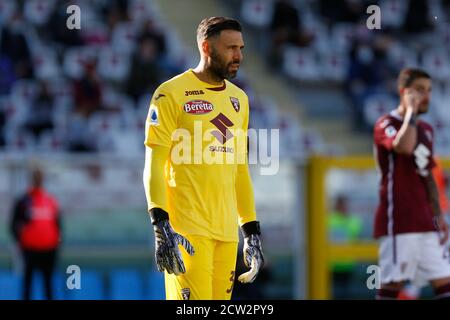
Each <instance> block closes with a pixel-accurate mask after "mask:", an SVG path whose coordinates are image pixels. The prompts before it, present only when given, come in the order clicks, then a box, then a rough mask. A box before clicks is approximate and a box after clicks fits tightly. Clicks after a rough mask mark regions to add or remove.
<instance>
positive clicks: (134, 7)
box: [128, 0, 155, 24]
mask: <svg viewBox="0 0 450 320" xmlns="http://www.w3.org/2000/svg"><path fill="white" fill-rule="evenodd" d="M154 10H155V9H154V3H153V1H147V0H132V1H130V5H129V6H128V15H129V17H130V20H131V22H133V23H136V24H137V23H142V22H144V21H145V20H147V19H149V18H151V17H152V15H153V11H154Z"/></svg>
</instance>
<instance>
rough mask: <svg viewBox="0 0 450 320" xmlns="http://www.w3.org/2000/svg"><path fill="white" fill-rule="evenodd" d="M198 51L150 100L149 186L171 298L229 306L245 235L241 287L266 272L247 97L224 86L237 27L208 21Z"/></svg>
mask: <svg viewBox="0 0 450 320" xmlns="http://www.w3.org/2000/svg"><path fill="white" fill-rule="evenodd" d="M197 44H198V48H199V51H200V62H199V64H198V66H197V67H196V68H195V69H189V70H187V71H185V72H184V73H182V74H180V75H178V76H176V77H174V78H172V79H170V80H168V81H167V82H165V83H163V84H162V85H160V86H159V87H158V88H157V89H156V91H155V92H154V95H153V97H152V101H151V104H150V109H149V112H148V116H147V121H146V130H145V146H146V148H145V149H146V156H145V168H144V175H143V180H144V187H145V193H146V197H147V203H148V212H149V215H150V218H151V223H152V225H153V229H154V232H155V259H156V264H157V267H158V269H159V270H160V271H164V274H165V287H166V298H167V299H178V300H181V299H184V300H189V299H202V300H209V299H219V300H226V299H230V298H231V294H232V290H233V283H234V277H235V268H236V256H237V249H238V241H239V237H238V231H239V226H240V230H241V232H242V234H243V236H244V241H245V242H244V252H243V253H244V260H245V264H246V265H247V266H248V267H249V271H248V272H246V273H244V274H243V275H240V276H239V278H238V280H240V281H241V282H253V281H254V280H255V278H256V276H257V274H258V272H259V270H260V269H261V268H262V266H263V264H264V258H263V254H262V251H261V241H260V234H261V232H260V226H259V222H258V221H257V220H256V211H255V203H254V196H253V187H252V182H251V178H250V173H249V169H248V163H247V129H248V120H249V103H248V97H247V95H246V94H245V92H244V91H242V90H241V89H239V88H238V87H237V86H235V85H234V84H232V83H231V82H229V81H228V80H229V79H232V78H234V77H235V76H236V74H237V71H238V69H239V66H240V63H241V62H242V58H243V56H242V49H243V47H244V42H243V39H242V32H241V25H240V23H239V22H238V21H236V20H233V19H229V18H224V17H211V18H207V19H204V20H203V21H202V22H201V23H200V24H199V26H198V29H197ZM199 146H200V147H201V150H198V149H199V148H198V147H199Z"/></svg>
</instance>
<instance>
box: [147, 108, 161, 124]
mask: <svg viewBox="0 0 450 320" xmlns="http://www.w3.org/2000/svg"><path fill="white" fill-rule="evenodd" d="M148 118H149V119H148V121H149V122H150V124H151V125H153V126H157V125H159V118H158V109H157V108H155V107H152V108H151V109H150V114H149V117H148Z"/></svg>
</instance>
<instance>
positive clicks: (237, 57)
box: [233, 49, 244, 62]
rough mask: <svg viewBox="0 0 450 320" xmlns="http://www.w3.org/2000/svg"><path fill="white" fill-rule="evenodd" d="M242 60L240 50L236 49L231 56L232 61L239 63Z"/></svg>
mask: <svg viewBox="0 0 450 320" xmlns="http://www.w3.org/2000/svg"><path fill="white" fill-rule="evenodd" d="M243 58H244V57H243V54H242V51H241V49H236V50H235V51H234V54H233V61H239V62H241V61H242V59H243Z"/></svg>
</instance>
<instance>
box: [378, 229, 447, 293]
mask: <svg viewBox="0 0 450 320" xmlns="http://www.w3.org/2000/svg"><path fill="white" fill-rule="evenodd" d="M379 264H380V268H381V284H386V283H390V282H402V281H407V280H410V281H411V282H412V283H413V284H414V285H416V286H418V287H423V286H425V285H427V284H428V282H429V281H430V280H436V279H442V278H446V277H450V258H449V254H448V248H447V246H445V245H441V244H440V243H439V235H438V233H437V232H418V233H403V234H397V235H395V242H394V237H393V236H385V237H382V238H381V239H380V247H379Z"/></svg>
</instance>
